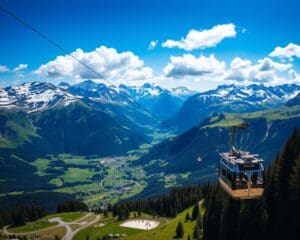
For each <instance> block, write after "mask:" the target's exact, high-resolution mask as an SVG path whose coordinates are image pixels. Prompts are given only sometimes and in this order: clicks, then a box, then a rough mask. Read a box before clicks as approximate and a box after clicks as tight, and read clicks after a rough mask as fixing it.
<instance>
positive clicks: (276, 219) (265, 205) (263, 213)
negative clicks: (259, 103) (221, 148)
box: [204, 131, 300, 240]
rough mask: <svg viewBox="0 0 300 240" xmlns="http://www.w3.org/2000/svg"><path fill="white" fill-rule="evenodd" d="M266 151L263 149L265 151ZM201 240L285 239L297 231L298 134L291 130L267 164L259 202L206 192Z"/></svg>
mask: <svg viewBox="0 0 300 240" xmlns="http://www.w3.org/2000/svg"><path fill="white" fill-rule="evenodd" d="M266 151H267V150H266ZM205 205H206V214H205V217H204V239H205V240H210V239H214V240H215V239H221V240H225V239H230V240H234V239H245V240H246V239H247V240H248V239H249V240H250V239H251V240H253V239H255V240H257V239H273V240H277V239H278V240H279V239H287V238H288V237H291V236H295V237H296V238H297V237H299V230H300V220H299V217H300V135H299V132H297V131H295V132H294V133H293V135H292V136H291V138H290V139H289V140H288V142H287V143H286V145H285V146H284V149H283V151H282V152H281V153H280V154H279V155H278V156H277V158H276V159H275V161H274V162H273V163H272V164H271V165H270V167H269V169H268V171H267V175H266V185H265V192H264V195H263V197H262V198H261V199H259V200H243V201H236V200H233V199H231V198H230V197H229V196H228V195H227V194H226V193H225V192H224V191H223V190H222V189H220V188H219V186H217V185H215V186H213V187H211V188H210V189H209V193H208V196H207V198H206V204H205Z"/></svg>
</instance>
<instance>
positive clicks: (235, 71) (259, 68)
mask: <svg viewBox="0 0 300 240" xmlns="http://www.w3.org/2000/svg"><path fill="white" fill-rule="evenodd" d="M291 68H292V64H290V63H287V64H284V63H278V62H274V61H273V60H272V59H270V58H264V59H259V60H258V61H257V63H256V64H254V65H252V63H251V61H250V60H248V59H242V58H239V57H236V58H234V59H233V60H232V61H231V64H230V69H228V70H227V73H226V75H225V80H233V81H239V82H244V81H248V82H261V83H266V82H274V81H277V80H278V76H277V74H278V73H279V72H287V71H288V70H289V69H291Z"/></svg>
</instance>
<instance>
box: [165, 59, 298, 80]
mask: <svg viewBox="0 0 300 240" xmlns="http://www.w3.org/2000/svg"><path fill="white" fill-rule="evenodd" d="M292 67H293V65H292V64H291V63H279V62H275V61H273V60H272V59H270V58H263V59H259V60H258V61H257V62H255V63H252V62H251V61H250V60H249V59H243V58H240V57H236V58H234V59H233V60H232V61H231V63H230V64H229V66H228V67H226V64H225V62H224V61H220V60H218V59H217V58H216V57H215V56H214V55H210V56H208V57H206V56H204V55H200V56H199V57H198V58H197V57H195V56H193V55H191V54H184V55H182V56H176V57H175V56H171V58H170V61H169V63H168V64H167V65H166V66H165V68H164V76H166V77H168V78H173V79H181V80H184V79H185V80H187V79H189V80H196V81H198V80H200V81H202V80H205V81H221V82H222V81H224V80H231V81H233V82H243V83H251V82H255V83H283V82H296V81H298V78H299V75H298V74H297V73H296V72H295V71H294V70H292Z"/></svg>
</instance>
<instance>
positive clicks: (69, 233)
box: [2, 213, 100, 240]
mask: <svg viewBox="0 0 300 240" xmlns="http://www.w3.org/2000/svg"><path fill="white" fill-rule="evenodd" d="M91 215H92V214H91V213H88V214H86V215H84V216H83V217H82V218H80V219H77V220H75V221H73V222H65V221H63V220H62V219H61V218H60V217H56V218H50V219H49V220H48V221H49V222H57V223H58V225H55V226H52V227H48V228H44V229H40V230H37V231H31V232H23V233H11V232H8V231H7V228H8V227H9V225H8V226H5V227H4V228H3V230H2V233H3V234H5V235H25V234H34V233H39V232H43V231H46V230H51V229H54V228H58V227H64V228H65V229H66V234H65V236H64V237H63V240H71V239H72V238H73V237H74V236H75V234H76V233H78V232H79V231H80V230H82V229H84V228H86V227H89V226H91V225H93V224H95V223H96V222H97V221H98V220H99V218H100V217H99V216H98V215H95V216H96V218H95V220H93V221H91V222H85V221H82V220H84V219H85V218H87V217H89V216H91ZM72 224H79V225H81V226H80V227H79V228H77V229H76V230H73V229H72V228H71V225H72Z"/></svg>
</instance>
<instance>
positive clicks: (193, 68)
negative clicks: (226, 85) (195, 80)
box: [164, 54, 225, 78]
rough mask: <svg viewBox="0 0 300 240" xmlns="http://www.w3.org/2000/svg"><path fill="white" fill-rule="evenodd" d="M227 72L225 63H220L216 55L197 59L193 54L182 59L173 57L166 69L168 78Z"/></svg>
mask: <svg viewBox="0 0 300 240" xmlns="http://www.w3.org/2000/svg"><path fill="white" fill-rule="evenodd" d="M224 70H225V63H224V62H222V61H219V60H217V59H216V58H215V56H214V55H210V56H209V57H205V56H203V55H201V56H199V57H198V58H196V57H195V56H193V55H191V54H184V55H183V56H181V57H175V56H171V58H170V62H169V63H168V65H167V66H166V67H165V68H164V74H165V76H167V77H173V78H181V77H184V76H203V75H207V74H218V73H222V72H223V71H224Z"/></svg>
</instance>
